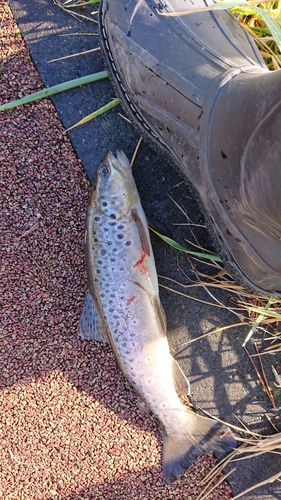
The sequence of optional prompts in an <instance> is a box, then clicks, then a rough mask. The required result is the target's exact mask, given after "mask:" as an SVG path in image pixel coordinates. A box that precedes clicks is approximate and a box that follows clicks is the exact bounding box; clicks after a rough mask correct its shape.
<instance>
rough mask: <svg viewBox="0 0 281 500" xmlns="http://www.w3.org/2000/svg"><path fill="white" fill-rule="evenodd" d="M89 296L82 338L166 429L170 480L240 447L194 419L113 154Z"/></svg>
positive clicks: (131, 187) (126, 182)
mask: <svg viewBox="0 0 281 500" xmlns="http://www.w3.org/2000/svg"><path fill="white" fill-rule="evenodd" d="M86 230H87V237H86V264H87V277H88V288H89V291H88V293H87V295H86V299H85V303H84V307H83V311H82V314H81V319H80V333H81V336H82V338H85V339H88V340H89V339H93V340H97V341H102V342H109V343H110V344H111V346H112V349H113V350H114V353H115V355H116V358H117V361H118V363H119V366H120V368H121V369H122V370H123V372H124V374H125V376H126V378H127V379H128V381H129V382H130V383H131V385H132V386H133V387H134V389H135V390H136V392H137V394H138V395H139V397H140V398H141V400H142V401H144V402H145V404H146V406H148V408H150V410H151V411H152V412H153V413H154V414H155V415H156V416H157V417H158V419H159V420H160V422H161V424H162V428H163V440H164V448H163V473H164V478H165V480H166V481H167V482H168V483H171V482H173V481H174V480H175V479H177V477H179V476H180V475H181V474H183V472H184V471H185V470H186V469H187V468H188V467H189V466H190V465H191V464H192V462H193V461H194V460H195V458H196V457H197V456H198V455H199V454H200V453H202V452H205V451H209V450H214V449H221V448H224V447H228V449H230V448H231V447H234V446H235V445H236V442H235V440H234V438H233V436H232V434H231V432H230V430H229V428H228V427H226V426H225V425H222V424H220V423H218V422H215V421H214V420H212V419H209V418H206V417H202V416H200V415H196V414H195V413H193V412H192V411H191V410H190V409H189V408H188V407H186V406H185V405H183V404H182V402H181V401H180V399H179V395H187V394H189V382H188V380H187V379H186V377H185V375H184V373H183V372H182V370H181V368H180V367H179V365H178V364H177V362H176V361H175V360H174V358H173V357H172V356H171V354H170V349H169V345H168V340H167V336H166V322H165V315H164V313H163V310H162V306H161V303H160V299H159V288H158V281H157V274H156V268H155V262H154V257H153V252H152V247H151V242H150V238H149V231H148V225H147V221H146V217H145V214H144V212H143V209H142V206H141V202H140V199H139V196H138V192H137V188H136V185H135V182H134V179H133V175H132V171H131V168H130V164H129V161H128V159H127V157H126V156H125V154H124V153H123V152H121V151H119V152H117V159H116V158H115V157H114V156H113V155H112V153H108V155H107V156H106V158H105V160H104V161H103V162H102V164H101V166H100V167H99V169H98V172H97V176H96V180H95V183H94V186H93V189H92V193H91V196H90V201H89V207H88V214H87V222H86Z"/></svg>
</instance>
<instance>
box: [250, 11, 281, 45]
mask: <svg viewBox="0 0 281 500" xmlns="http://www.w3.org/2000/svg"><path fill="white" fill-rule="evenodd" d="M251 7H252V9H253V10H254V11H255V12H256V13H257V14H259V16H260V17H261V18H262V19H263V21H264V22H265V24H266V25H267V27H268V28H269V29H270V31H271V34H272V36H273V38H274V40H275V42H276V43H277V45H278V49H279V50H281V28H280V27H279V25H278V24H277V22H276V21H275V19H274V18H273V17H271V16H270V15H269V14H268V13H267V12H266V11H265V10H263V9H261V8H260V7H256V6H255V5H251Z"/></svg>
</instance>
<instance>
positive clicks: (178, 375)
mask: <svg viewBox="0 0 281 500" xmlns="http://www.w3.org/2000/svg"><path fill="white" fill-rule="evenodd" d="M171 362H172V372H173V377H174V384H175V389H176V392H177V394H178V395H179V396H190V383H189V381H188V379H187V378H186V376H185V374H184V373H183V371H182V369H181V368H180V366H179V365H178V363H177V361H176V360H175V359H174V358H173V357H172V356H171Z"/></svg>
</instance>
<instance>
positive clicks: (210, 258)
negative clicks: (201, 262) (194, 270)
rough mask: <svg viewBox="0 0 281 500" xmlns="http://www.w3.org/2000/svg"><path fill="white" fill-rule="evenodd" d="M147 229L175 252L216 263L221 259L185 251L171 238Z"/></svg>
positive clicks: (214, 255) (207, 254)
mask: <svg viewBox="0 0 281 500" xmlns="http://www.w3.org/2000/svg"><path fill="white" fill-rule="evenodd" d="M149 229H150V230H151V231H153V232H154V233H155V234H157V236H159V238H161V239H162V240H163V241H165V243H167V244H168V245H170V246H171V247H173V248H175V250H179V251H180V252H184V253H187V254H188V255H194V256H195V257H199V258H202V259H208V260H214V261H216V262H221V258H220V257H219V256H218V255H216V254H215V253H205V252H193V251H192V250H187V249H186V248H185V247H183V246H182V245H180V244H179V243H177V242H176V241H174V240H172V239H171V238H168V236H164V235H163V234H161V233H158V232H157V231H155V229H152V227H150V226H149Z"/></svg>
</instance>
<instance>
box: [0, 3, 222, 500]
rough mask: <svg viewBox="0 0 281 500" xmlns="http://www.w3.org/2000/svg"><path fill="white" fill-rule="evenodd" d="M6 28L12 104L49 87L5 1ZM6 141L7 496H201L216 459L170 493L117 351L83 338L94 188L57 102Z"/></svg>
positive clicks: (8, 123)
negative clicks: (87, 220)
mask: <svg viewBox="0 0 281 500" xmlns="http://www.w3.org/2000/svg"><path fill="white" fill-rule="evenodd" d="M0 20H1V21H0V24H1V40H2V43H1V48H0V50H1V73H0V78H1V80H0V86H1V88H0V99H1V103H4V102H6V101H9V100H13V99H15V98H19V97H22V96H24V95H26V94H28V93H30V92H34V91H36V90H39V89H41V88H42V82H41V80H40V77H39V75H38V73H37V71H36V70H35V68H34V66H33V64H32V62H31V60H30V57H29V53H28V51H27V49H26V48H25V44H24V41H23V39H22V37H21V34H20V32H19V29H18V27H17V25H16V24H15V22H14V19H13V17H12V14H11V12H10V10H9V8H8V6H7V3H6V2H4V1H3V0H0ZM0 143H1V150H0V165H1V167H0V190H1V197H0V216H1V219H0V220H1V231H0V235H1V236H0V237H1V250H0V252H1V255H0V269H1V276H0V283H1V292H2V293H1V296H2V298H1V326H0V356H1V358H0V359H1V377H0V384H1V391H0V443H1V444H0V455H1V461H0V498H3V499H5V500H6V499H7V500H8V499H17V500H19V499H21V500H30V499H34V500H37V499H38V500H39V499H48V500H50V499H53V500H55V499H56V500H58V499H68V500H70V499H82V498H84V499H112V500H115V499H127V498H129V499H155V500H156V499H159V500H160V499H172V498H173V499H175V498H178V499H188V500H195V499H196V498H197V495H198V494H199V492H200V491H201V490H202V486H200V482H201V480H202V478H203V477H204V476H205V475H206V473H207V472H208V471H209V470H210V469H211V468H213V466H214V465H215V463H216V460H215V459H214V458H213V457H212V456H210V455H206V456H204V457H201V458H200V459H199V460H198V461H197V462H196V464H194V466H193V467H192V468H191V469H190V471H189V472H188V473H187V474H186V476H185V478H183V479H182V480H180V481H179V482H178V483H176V485H174V486H167V485H165V484H164V482H163V479H162V472H161V446H162V439H161V436H160V433H159V430H158V423H157V421H156V419H154V418H153V417H152V416H151V415H146V414H143V413H141V412H140V410H139V409H138V408H137V406H136V396H135V394H134V391H133V390H132V389H131V388H130V386H129V384H128V383H127V382H126V380H125V379H124V377H123V375H122V373H121V372H120V370H119V368H118V367H117V365H116V362H115V358H114V355H113V353H112V352H111V350H110V348H109V347H107V346H103V345H99V344H97V343H95V342H88V343H87V342H85V341H81V340H80V338H79V335H78V322H79V316H80V312H81V308H82V304H83V299H84V293H85V289H86V273H85V264H84V250H83V248H84V217H85V210H86V205H87V199H88V192H89V183H88V181H87V179H86V177H85V174H84V172H83V169H82V166H81V163H80V161H79V160H78V159H77V157H76V155H75V152H74V151H73V149H72V146H71V143H70V141H69V140H68V138H67V136H66V133H65V130H64V128H63V127H62V125H61V122H60V120H59V118H58V116H57V113H56V111H55V108H54V107H53V105H52V103H51V101H50V100H44V101H41V102H38V103H35V104H31V105H25V106H24V107H21V108H19V109H15V110H11V111H7V112H2V113H1V114H0ZM208 498H209V499H211V500H215V499H221V500H222V499H223V500H228V499H230V498H231V492H230V488H229V486H228V485H227V483H226V482H225V481H224V482H223V483H222V484H221V485H220V486H218V488H217V489H216V490H215V492H214V493H212V494H211V495H210V496H209V497H208Z"/></svg>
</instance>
